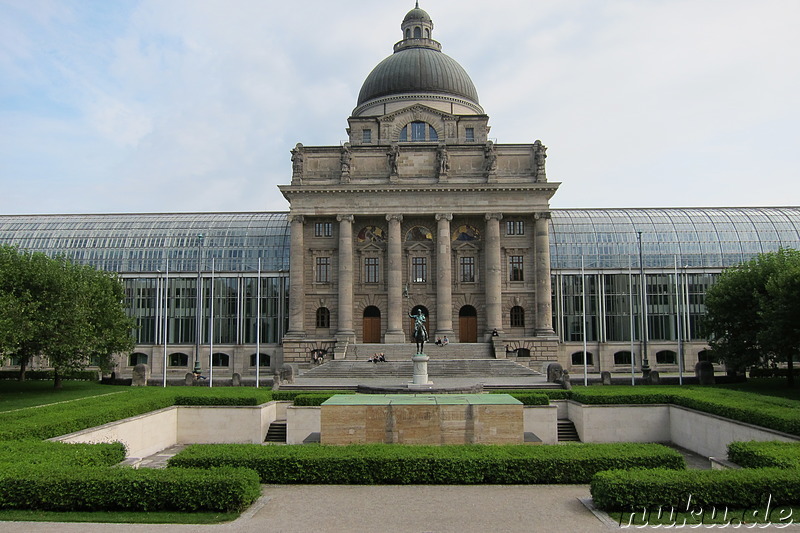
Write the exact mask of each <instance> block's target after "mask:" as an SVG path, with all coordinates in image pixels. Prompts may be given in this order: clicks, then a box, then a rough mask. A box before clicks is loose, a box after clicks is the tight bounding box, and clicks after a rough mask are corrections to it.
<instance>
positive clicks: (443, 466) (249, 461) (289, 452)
mask: <svg viewBox="0 0 800 533" xmlns="http://www.w3.org/2000/svg"><path fill="white" fill-rule="evenodd" d="M169 465H170V466H171V467H187V468H214V467H221V466H236V467H246V468H251V469H253V470H255V471H256V472H258V475H259V476H260V478H261V481H262V482H263V483H304V484H344V485H349V484H352V485H383V484H389V485H391V484H400V485H405V484H423V485H424V484H445V485H447V484H450V485H456V484H463V485H468V484H477V483H486V484H552V483H588V482H589V481H590V480H591V478H592V476H593V475H594V474H595V473H597V472H600V471H602V470H608V469H612V468H618V469H626V468H656V467H666V468H675V469H683V468H685V467H686V463H685V461H684V459H683V457H682V456H681V454H680V453H678V452H677V451H675V450H673V449H671V448H667V447H666V446H662V445H659V444H629V443H623V444H574V445H562V446H520V445H509V446H488V445H487V446H476V445H459V446H412V445H405V446H397V445H391V444H386V445H385V444H367V445H351V446H312V445H306V446H258V445H252V444H197V445H192V446H189V447H187V448H186V449H184V450H183V451H181V452H180V453H179V454H178V455H176V456H175V457H173V458H172V459H170V461H169Z"/></svg>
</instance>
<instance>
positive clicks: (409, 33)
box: [406, 28, 411, 39]
mask: <svg viewBox="0 0 800 533" xmlns="http://www.w3.org/2000/svg"><path fill="white" fill-rule="evenodd" d="M406 39H411V30H410V29H408V28H406Z"/></svg>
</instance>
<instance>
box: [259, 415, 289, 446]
mask: <svg viewBox="0 0 800 533" xmlns="http://www.w3.org/2000/svg"><path fill="white" fill-rule="evenodd" d="M264 442H274V443H283V444H286V420H285V419H282V420H275V421H273V422H272V423H271V424H270V425H269V429H268V430H267V436H266V438H265V439H264Z"/></svg>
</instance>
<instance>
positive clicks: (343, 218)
mask: <svg viewBox="0 0 800 533" xmlns="http://www.w3.org/2000/svg"><path fill="white" fill-rule="evenodd" d="M354 219H355V216H354V215H336V221H337V222H353V220H354Z"/></svg>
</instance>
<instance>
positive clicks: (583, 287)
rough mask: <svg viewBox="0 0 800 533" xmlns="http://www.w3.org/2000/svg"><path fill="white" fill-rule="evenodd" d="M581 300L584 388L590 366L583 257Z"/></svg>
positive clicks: (587, 381)
mask: <svg viewBox="0 0 800 533" xmlns="http://www.w3.org/2000/svg"><path fill="white" fill-rule="evenodd" d="M581 299H582V300H583V305H582V306H581V307H582V308H583V309H582V316H583V386H584V387H587V386H589V376H588V374H587V373H588V372H589V364H588V361H587V357H586V276H585V274H584V272H583V256H581Z"/></svg>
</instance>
